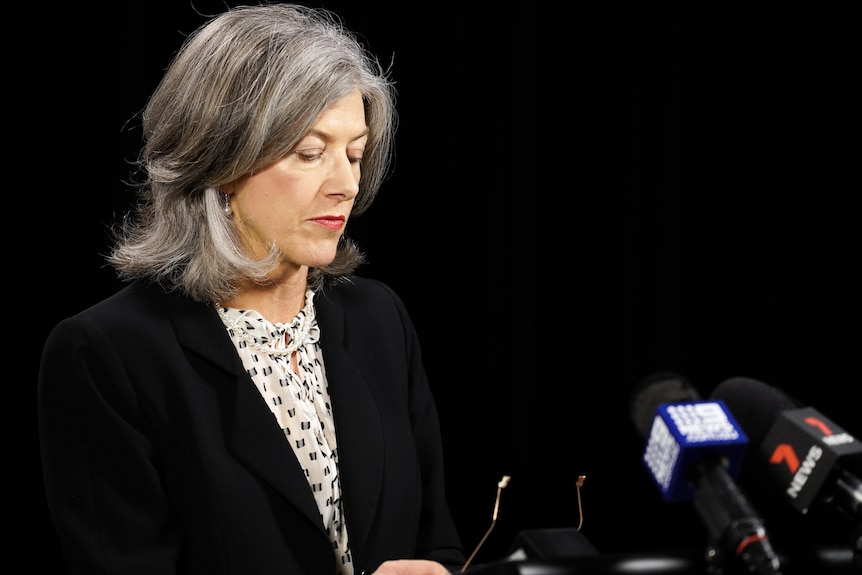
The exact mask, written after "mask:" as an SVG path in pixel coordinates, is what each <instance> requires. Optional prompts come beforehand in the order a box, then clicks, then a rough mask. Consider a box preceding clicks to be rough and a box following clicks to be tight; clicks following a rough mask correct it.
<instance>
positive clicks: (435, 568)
mask: <svg viewBox="0 0 862 575" xmlns="http://www.w3.org/2000/svg"><path fill="white" fill-rule="evenodd" d="M371 575H450V572H449V570H448V569H446V568H445V567H443V565H441V564H440V563H437V562H436V561H428V560H427V559H395V560H392V561H384V562H383V563H381V564H380V567H378V568H377V570H376V571H374V573H372V574H371Z"/></svg>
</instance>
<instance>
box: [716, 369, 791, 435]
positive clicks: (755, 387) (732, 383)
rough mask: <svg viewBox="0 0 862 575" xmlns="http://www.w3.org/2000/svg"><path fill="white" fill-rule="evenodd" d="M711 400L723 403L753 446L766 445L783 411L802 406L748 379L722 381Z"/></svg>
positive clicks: (772, 388)
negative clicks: (718, 400)
mask: <svg viewBox="0 0 862 575" xmlns="http://www.w3.org/2000/svg"><path fill="white" fill-rule="evenodd" d="M710 397H711V398H712V399H720V400H721V401H723V402H724V404H725V405H726V406H727V407H728V409H730V412H731V413H733V415H734V417H735V418H736V420H737V421H738V422H739V424H740V425H741V426H742V429H743V430H745V434H746V435H747V436H748V439H749V441H751V443H752V444H754V445H760V444H761V443H762V442H763V440H764V439H765V438H766V434H767V433H769V430H770V429H771V428H772V425H773V423H775V420H776V419H777V418H778V416H779V415H780V414H781V413H782V412H783V411H786V410H788V409H796V408H798V407H799V404H798V402H797V401H796V400H794V399H793V398H792V397H790V396H789V395H787V394H786V393H784V392H783V391H781V390H780V389H778V388H777V387H773V386H771V385H767V384H765V383H763V382H762V381H758V380H756V379H751V378H748V377H732V378H730V379H728V380H725V381H723V382H722V383H720V384H719V385H718V386H717V387H716V388H715V390H714V391H713V392H712V395H711V396H710Z"/></svg>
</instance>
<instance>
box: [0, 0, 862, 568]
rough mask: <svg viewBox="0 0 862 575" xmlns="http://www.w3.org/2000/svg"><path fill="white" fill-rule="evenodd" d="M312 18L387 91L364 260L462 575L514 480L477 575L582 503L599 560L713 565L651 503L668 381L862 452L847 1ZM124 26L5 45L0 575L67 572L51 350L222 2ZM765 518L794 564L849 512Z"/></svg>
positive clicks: (119, 16) (679, 517)
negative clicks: (1, 532)
mask: <svg viewBox="0 0 862 575" xmlns="http://www.w3.org/2000/svg"><path fill="white" fill-rule="evenodd" d="M228 4H230V5H235V4H236V3H228ZM316 5H324V6H326V7H329V8H332V9H334V10H335V11H337V12H338V13H340V14H341V15H342V16H343V17H344V19H345V21H346V23H347V25H348V27H350V28H351V29H353V30H356V31H357V32H359V33H360V34H361V35H362V36H363V37H364V39H365V41H366V43H367V45H368V46H369V48H370V49H371V50H372V51H373V52H375V53H376V54H378V56H379V57H380V58H381V60H383V61H386V62H388V61H392V62H393V74H394V77H395V79H396V81H397V86H398V90H399V110H400V116H401V119H400V122H401V125H400V128H399V132H398V153H397V161H396V165H395V171H394V173H393V175H392V177H391V178H390V179H389V180H388V181H387V182H386V183H385V184H384V187H383V189H382V191H381V194H380V196H379V198H378V201H377V203H376V204H375V205H374V206H373V207H372V208H371V210H370V211H369V212H368V213H367V214H365V215H363V216H361V217H359V218H357V219H356V220H354V221H353V222H352V223H351V224H350V227H349V229H348V233H349V234H351V235H352V236H353V237H354V238H356V239H357V240H358V241H359V243H360V244H361V245H362V246H363V247H364V248H365V250H366V252H367V253H368V255H369V263H368V264H367V265H366V266H365V268H363V270H362V271H363V273H364V274H366V275H370V276H374V277H378V278H381V279H383V280H385V281H387V282H388V283H390V284H391V285H392V286H393V287H395V288H396V289H397V290H398V291H399V292H400V293H401V295H402V296H403V298H404V299H405V301H406V303H407V305H408V307H409V308H410V309H411V310H412V313H413V316H414V320H415V322H416V324H417V327H418V329H419V332H420V335H421V336H422V337H423V341H424V351H425V358H426V366H427V369H428V372H429V375H430V378H431V381H432V384H433V386H434V391H435V394H436V396H437V398H438V403H439V409H440V413H441V418H442V424H443V432H444V440H445V442H446V448H447V462H446V465H447V469H446V471H447V475H448V476H449V491H450V498H451V503H452V507H453V512H454V514H455V518H456V520H457V521H458V524H459V527H460V529H461V532H462V537H463V540H464V545H465V548H466V549H467V551H468V552H469V551H470V550H471V549H472V548H473V546H474V545H475V544H476V543H478V542H479V540H480V539H481V537H482V536H483V534H484V533H485V532H486V530H487V529H488V527H489V525H490V521H491V514H492V510H493V505H494V497H495V494H496V488H497V482H498V481H499V480H500V478H501V477H502V476H503V475H510V476H511V478H512V479H511V482H510V483H509V486H508V487H507V488H506V489H505V490H504V491H503V493H502V501H501V507H500V511H499V516H498V521H497V524H496V526H495V530H494V532H493V534H492V535H491V536H490V537H489V539H488V541H487V542H486V544H485V546H484V547H483V549H482V551H481V552H480V554H479V556H478V557H477V561H490V560H493V559H495V558H497V557H500V556H501V555H504V554H506V553H507V552H508V551H509V547H510V545H511V543H512V542H513V541H514V540H515V538H516V536H517V534H518V533H519V532H520V531H522V530H534V529H545V528H571V527H576V526H577V525H578V524H579V515H578V496H577V491H576V487H575V484H576V481H577V476H578V475H586V477H587V478H586V480H585V483H584V486H583V488H582V489H581V496H582V509H583V515H584V517H583V526H582V529H581V533H582V534H584V535H585V536H586V537H587V538H588V539H589V540H590V541H591V542H592V543H593V544H594V545H595V546H596V547H597V548H598V549H599V550H600V551H601V552H603V553H608V554H619V553H641V552H644V553H646V552H653V551H673V550H681V549H702V548H704V546H705V545H706V541H707V535H706V531H705V528H704V526H703V524H702V522H701V521H700V519H699V517H698V516H697V515H696V513H695V512H694V509H693V507H692V505H691V504H690V503H687V502H681V503H674V504H670V503H665V502H664V501H662V500H661V498H660V496H659V495H658V492H657V490H656V489H655V488H654V487H653V485H652V483H651V482H650V479H649V477H648V475H647V474H646V471H645V470H644V469H643V467H642V466H641V464H640V460H639V458H640V453H641V450H642V448H643V440H642V438H641V437H640V436H639V435H638V433H637V432H636V431H635V429H634V427H633V425H632V423H631V420H630V417H629V413H628V401H629V398H630V395H631V391H632V388H633V387H634V385H635V384H636V383H637V382H639V381H640V380H641V379H643V378H644V377H646V376H647V375H649V374H651V373H653V372H656V371H661V370H673V371H676V372H678V373H681V374H683V375H685V376H686V377H687V378H688V379H690V380H691V381H692V383H693V384H694V385H695V386H696V387H697V388H698V389H699V391H700V392H701V394H702V395H704V396H709V394H710V393H711V392H712V390H713V389H714V387H715V386H716V385H718V384H719V383H720V382H722V381H723V380H725V379H727V378H730V377H733V376H748V377H752V378H755V379H759V380H761V381H764V382H766V383H770V384H772V385H775V386H778V387H780V388H782V389H784V390H786V391H788V392H790V393H792V394H793V395H795V396H796V397H797V398H799V399H800V400H802V401H803V402H804V403H805V404H808V405H812V406H814V407H816V408H817V409H819V410H820V411H821V412H822V413H824V414H825V415H826V416H827V417H829V418H831V419H832V420H833V421H834V422H836V423H838V424H839V425H840V426H842V427H844V428H845V429H846V430H848V431H850V432H851V433H854V434H856V435H859V434H860V433H862V424H860V418H859V409H858V405H859V400H858V397H859V389H860V382H862V361H860V356H862V334H860V325H862V321H860V320H862V313H860V312H862V306H860V289H862V276H860V243H862V238H860V231H859V221H860V217H862V209H860V204H862V200H860V192H862V185H860V184H862V174H860V165H861V164H862V162H860V160H862V153H860V152H862V149H860V148H862V146H860V134H862V133H860V113H862V104H860V102H862V90H860V72H859V69H860V56H862V54H860V46H859V38H860V34H859V32H860V29H862V24H860V22H862V21H860V9H859V3H858V2H823V3H814V2H807V3H803V2H782V3H751V4H750V5H744V4H740V5H736V4H734V5H733V6H729V5H726V4H724V3H711V2H699V1H698V2H669V3H657V4H656V3H643V2H641V3H633V4H632V6H631V7H629V8H625V7H623V6H620V5H614V6H613V7H606V8H601V7H591V8H586V7H577V8H575V7H573V8H572V9H569V10H567V11H565V13H563V12H557V11H555V10H552V9H551V8H549V7H548V6H545V5H542V4H538V3H524V4H523V5H520V6H517V7H515V8H511V9H505V10H504V9H502V8H501V5H500V4H493V5H490V4H489V5H488V6H477V5H472V4H466V5H464V4H461V5H456V4H450V5H443V4H437V5H432V4H427V3H425V4H413V3H409V2H402V3H398V4H389V5H387V4H385V3H384V4H381V3H374V2H369V3H358V2H353V3H351V2H329V3H318V4H316ZM114 6H115V7H114V8H111V9H107V10H106V9H103V8H95V7H93V8H89V7H86V6H85V5H73V4H68V3H66V4H62V5H60V6H58V7H55V8H50V9H49V8H47V7H46V6H42V5H39V6H38V7H33V8H27V9H24V8H23V7H18V8H16V9H15V11H14V12H12V13H11V15H9V16H8V18H9V19H8V24H7V27H8V28H10V29H11V28H19V27H20V30H21V32H23V34H21V37H20V40H18V41H16V42H15V43H14V44H13V45H12V47H11V50H10V51H9V53H10V58H9V63H8V67H7V69H6V70H5V72H6V91H7V98H11V99H9V100H7V102H9V103H7V106H8V107H7V108H6V112H7V114H8V115H9V118H7V123H8V125H9V126H10V131H9V132H8V133H7V137H9V141H7V149H8V148H12V149H11V153H9V152H7V158H9V159H8V160H7V162H9V163H8V164H7V167H6V171H7V172H9V173H10V174H11V176H12V177H11V178H8V179H7V185H10V186H11V189H7V197H8V198H9V201H8V203H7V205H6V231H5V233H6V242H5V244H6V248H5V249H6V255H7V258H8V259H9V261H10V262H11V263H10V264H9V265H8V266H7V271H6V273H5V274H4V279H5V282H6V286H7V287H6V292H5V293H6V294H7V299H8V304H7V307H9V308H11V312H12V318H11V320H10V321H8V322H7V326H11V327H12V329H11V330H8V332H7V343H6V350H7V351H6V353H7V363H12V364H15V365H16V367H20V369H15V370H11V371H10V373H11V374H12V377H10V378H9V380H8V382H7V386H8V388H9V389H11V390H13V392H12V396H11V397H7V401H6V402H4V424H5V426H6V432H5V433H4V437H5V457H6V462H5V463H4V465H3V466H2V474H3V482H4V483H5V484H6V487H5V489H4V491H5V493H6V497H7V501H8V503H7V507H8V508H9V509H11V510H12V511H13V514H12V516H11V517H9V516H7V527H11V531H10V530H7V534H8V535H7V536H5V537H4V539H3V541H4V542H3V558H2V563H0V568H3V569H4V570H5V567H6V566H7V565H13V566H18V567H19V568H20V567H24V566H26V567H27V568H28V570H33V571H36V570H38V568H42V569H43V571H44V572H52V573H62V572H63V569H62V566H61V562H60V556H59V551H58V549H57V544H56V538H55V536H54V534H53V531H52V530H51V527H50V523H49V520H48V515H47V509H46V507H45V503H44V497H43V494H42V491H41V489H42V486H41V470H40V461H39V454H38V438H37V431H36V416H35V397H36V372H37V367H38V361H39V354H40V351H41V346H42V343H43V341H44V338H45V336H46V335H47V333H48V331H49V330H50V329H51V328H52V327H53V325H54V324H55V323H56V322H57V321H59V320H60V319H61V318H63V317H65V316H67V315H70V314H72V313H74V312H76V311H78V310H80V309H82V308H83V307H86V306H88V305H90V304H92V303H94V302H95V301H97V300H99V299H101V298H103V297H105V296H107V295H108V294H110V293H111V292H113V291H114V290H115V289H116V288H117V287H118V284H117V282H116V280H115V279H114V277H113V275H112V273H111V271H110V270H109V269H107V268H106V267H105V266H104V264H103V260H102V257H101V255H100V254H101V253H104V252H105V251H106V249H107V234H106V226H107V225H108V224H109V223H110V222H111V221H112V220H113V218H115V217H117V216H119V215H121V214H122V213H123V212H124V211H125V210H126V209H127V208H128V207H129V206H130V204H131V201H132V196H131V192H130V191H129V189H128V188H127V187H126V186H124V185H123V180H124V178H126V176H127V175H128V173H129V168H130V166H129V162H130V161H131V160H133V159H134V157H135V155H136V153H137V149H138V147H139V145H140V143H141V142H140V130H139V125H138V118H137V116H136V114H137V112H138V111H139V110H140V109H141V108H142V107H143V106H144V104H145V103H146V99H147V97H148V95H149V94H150V93H151V92H152V90H153V89H154V88H155V85H156V83H157V81H158V79H159V77H160V75H161V73H162V72H163V70H164V69H165V67H166V66H167V65H168V63H169V61H170V58H171V56H172V54H173V53H174V52H175V50H176V49H177V48H178V47H179V44H180V42H181V41H182V39H183V38H184V36H185V35H186V34H188V33H189V32H191V31H192V30H193V29H194V28H195V27H196V26H197V25H199V24H201V23H202V22H203V21H204V20H205V17H204V15H205V14H214V13H217V12H220V11H222V10H223V8H224V3H220V2H213V1H207V2H202V1H201V2H197V1H196V2H195V3H194V6H192V4H191V3H190V2H188V1H186V0H178V1H176V2H168V3H165V2H146V3H145V2H137V3H122V4H120V3H114ZM578 6H581V5H578ZM31 329H32V330H34V331H35V334H34V335H33V337H32V339H31V337H30V334H29V330H31ZM25 340H27V341H25ZM19 354H21V355H23V357H20V356H19ZM19 372H20V373H22V374H23V377H19V376H18V373H19ZM748 481H753V479H752V478H747V477H745V476H744V477H742V478H741V479H740V482H741V483H742V484H743V485H744V486H745V487H746V488H748V483H747V482H748ZM751 489H752V493H756V494H758V497H760V494H759V492H758V490H757V486H756V484H753V485H752V487H751ZM755 505H756V507H757V509H758V510H759V511H761V512H762V515H763V516H764V518H765V521H766V524H767V527H768V528H770V530H771V535H772V538H773V540H774V542H775V544H776V545H777V546H779V547H781V548H789V547H790V546H791V545H794V544H796V543H798V542H804V543H815V544H819V543H821V542H822V543H828V544H833V543H836V544H839V545H843V544H845V543H848V544H849V540H850V533H851V526H850V524H849V522H846V521H845V519H846V518H844V517H843V516H841V515H838V514H837V513H835V512H834V510H832V509H820V510H818V509H815V510H814V511H813V512H812V513H811V514H810V516H809V517H806V518H804V520H803V518H801V517H798V516H796V515H795V514H792V513H789V512H788V510H786V509H785V508H784V507H782V506H781V505H777V504H775V505H773V503H772V501H771V500H769V499H768V498H766V497H763V498H762V499H761V498H758V499H757V500H756V501H755ZM10 536H11V537H10ZM34 544H35V547H34ZM34 549H35V551H34Z"/></svg>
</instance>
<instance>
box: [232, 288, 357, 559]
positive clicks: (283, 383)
mask: <svg viewBox="0 0 862 575" xmlns="http://www.w3.org/2000/svg"><path fill="white" fill-rule="evenodd" d="M216 307H217V309H218V312H219V316H220V317H221V319H222V321H223V322H224V324H225V327H226V328H227V331H228V334H230V337H231V339H232V340H233V342H234V345H235V346H236V348H237V351H238V352H239V357H240V359H241V360H242V364H243V366H244V367H245V369H246V371H247V372H248V374H249V376H251V379H252V381H253V382H254V385H255V386H256V387H257V390H258V391H259V392H260V394H261V396H262V397H263V399H264V400H265V401H266V404H267V405H268V406H269V408H270V409H271V410H272V414H273V415H274V416H275V419H276V420H277V421H278V424H279V425H280V426H281V429H282V430H283V431H284V435H285V437H286V438H287V440H288V441H289V442H290V445H291V447H292V448H293V451H294V453H296V458H297V459H298V460H299V463H300V465H302V469H303V471H304V472H305V475H306V477H307V478H308V484H309V487H310V488H311V491H312V493H313V494H314V498H315V499H316V501H317V507H318V509H319V510H320V515H321V519H322V520H323V525H324V526H325V527H326V529H327V530H328V532H329V537H330V539H331V540H332V546H333V549H334V550H335V554H336V559H337V564H338V571H337V573H338V574H339V575H353V563H352V558H351V554H350V546H349V544H348V540H347V528H346V526H345V523H344V506H343V503H342V500H341V482H340V480H339V476H338V450H337V444H336V440H335V421H334V420H333V418H332V407H331V404H330V400H329V388H328V385H327V382H326V370H325V369H324V365H323V353H322V352H321V349H320V343H319V339H320V329H319V328H318V326H317V319H316V317H315V314H314V292H313V291H312V290H308V291H307V292H306V294H305V307H304V308H303V309H302V311H300V312H299V313H298V314H297V315H296V317H295V318H293V321H291V322H290V323H289V324H283V323H281V322H279V323H274V324H273V323H270V322H269V321H267V320H266V319H265V318H264V317H263V316H262V315H261V314H260V313H258V312H257V311H255V310H250V309H235V308H228V307H223V306H222V305H221V304H216ZM294 354H296V360H297V364H298V370H299V374H297V373H296V372H294V370H293V369H291V357H292V355H294Z"/></svg>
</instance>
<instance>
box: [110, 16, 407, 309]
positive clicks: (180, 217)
mask: <svg viewBox="0 0 862 575" xmlns="http://www.w3.org/2000/svg"><path fill="white" fill-rule="evenodd" d="M357 88H358V89H359V91H360V92H361V93H362V96H363V101H364V104H365V116H366V122H367V124H368V130H369V135H368V141H367V145H366V148H365V152H364V154H363V157H362V178H361V179H360V184H359V193H358V195H357V196H356V199H355V201H354V205H353V211H352V215H359V214H361V213H363V212H364V211H365V210H367V209H368V207H369V206H370V205H371V203H372V202H373V200H374V197H375V196H376V194H377V191H378V189H379V188H380V186H381V184H382V183H383V181H384V179H385V178H386V176H387V175H388V170H389V168H390V162H391V159H392V154H393V142H394V133H395V129H396V122H397V116H396V111H395V89H394V82H393V81H391V80H390V78H389V75H388V70H386V69H384V68H383V67H382V66H381V65H380V63H379V62H378V60H377V59H376V58H375V57H374V56H373V55H372V54H371V53H370V52H369V51H368V50H367V49H366V48H365V47H364V46H363V45H362V44H361V43H360V42H359V40H358V39H357V37H356V36H355V35H354V34H353V33H352V32H350V31H348V30H347V29H346V28H345V27H344V25H343V23H342V21H341V20H340V19H339V18H338V17H337V16H336V15H335V14H333V13H332V12H329V11H327V10H324V9H315V8H309V7H304V6H300V5H293V4H269V5H261V6H239V7H235V8H232V9H229V10H228V11H227V12H224V13H222V14H220V15H218V16H216V17H214V18H212V19H211V20H209V21H208V22H207V23H205V24H204V25H202V26H201V27H199V28H198V29H197V30H196V31H195V32H193V33H192V34H191V35H190V36H189V37H188V38H187V39H186V40H185V41H184V42H183V44H182V46H181V48H180V50H179V52H178V53H177V54H176V56H175V57H174V59H173V61H172V63H171V65H170V67H169V68H168V69H167V71H166V73H165V75H164V76H163V78H162V79H161V81H160V83H159V85H158V86H157V88H156V90H155V92H154V93H153V95H152V97H151V98H150V100H149V102H148V103H147V106H146V107H145V109H144V111H143V115H142V125H143V133H144V141H145V144H144V147H143V149H142V151H141V154H140V156H139V158H138V161H137V168H138V170H139V173H140V174H143V177H142V178H141V179H140V181H139V182H138V183H137V184H135V185H136V186H137V192H138V195H139V202H138V203H137V205H136V206H135V208H134V209H133V210H132V212H131V213H130V214H129V215H127V216H126V217H125V218H124V219H123V220H122V221H121V222H119V223H118V224H117V225H115V226H114V228H113V230H112V231H113V233H114V238H115V243H114V246H113V248H112V249H111V252H110V253H109V254H108V256H107V259H108V262H109V263H110V264H111V265H112V266H113V267H114V269H115V270H117V273H118V274H119V276H120V278H122V279H126V280H131V279H147V280H150V281H152V282H154V283H157V284H159V285H161V286H162V287H164V288H165V289H168V290H172V291H173V290H179V291H181V292H183V293H184V294H186V295H188V296H190V297H192V298H193V299H196V300H198V301H207V302H212V301H218V300H219V299H221V298H225V297H227V296H229V295H231V294H233V293H235V290H236V287H237V284H238V282H239V281H241V280H247V279H250V280H252V281H256V282H263V281H265V278H266V276H267V274H268V272H269V271H270V270H271V269H272V267H273V266H274V265H275V262H276V260H277V258H278V253H277V250H276V248H275V246H273V247H272V251H271V253H270V254H269V256H268V257H267V258H264V259H262V260H253V259H251V258H250V257H248V256H247V255H246V254H245V252H244V251H243V249H242V245H241V243H240V239H239V237H238V235H237V234H236V232H235V230H234V227H233V224H232V222H231V220H230V217H229V216H228V215H226V214H225V212H224V203H223V195H222V193H221V191H220V188H221V186H223V185H225V184H228V183H230V182H233V181H236V180H238V179H239V178H241V177H243V176H245V175H247V174H249V173H252V172H254V171H256V170H258V169H260V168H263V167H265V166H267V165H269V164H271V163H272V162H274V161H276V160H278V159H280V158H282V157H284V156H285V155H286V154H287V153H289V152H290V151H291V150H292V149H293V147H294V146H295V145H296V144H297V142H298V141H299V140H300V139H301V138H302V137H303V136H304V135H305V134H306V133H307V132H308V130H309V129H310V127H311V126H312V124H313V123H314V122H315V120H316V119H317V117H318V116H319V115H320V114H321V112H323V111H324V109H326V108H327V107H328V106H329V105H331V104H332V103H334V102H335V101H337V100H339V99H341V98H342V97H344V96H346V95H347V94H348V93H350V92H351V91H353V90H355V89H357ZM364 259H365V256H364V254H363V253H362V252H361V250H360V249H359V247H358V246H357V245H356V244H355V243H354V242H353V241H352V240H351V239H349V238H348V237H346V236H342V239H341V242H340V243H339V245H338V248H337V250H336V255H335V258H334V259H333V261H332V262H331V263H330V264H328V265H326V266H321V267H315V268H311V269H310V270H309V277H308V286H309V288H311V289H317V288H318V287H320V286H321V285H323V283H325V282H326V281H329V280H338V279H339V278H344V277H345V276H347V275H349V274H350V273H352V272H353V271H354V270H355V269H356V267H358V266H359V265H360V264H362V263H363V262H364Z"/></svg>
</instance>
